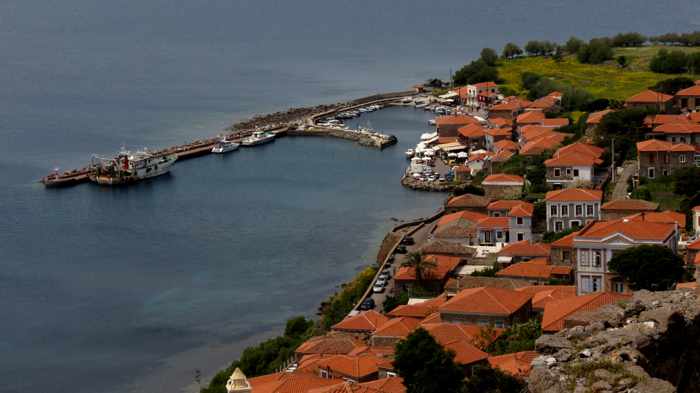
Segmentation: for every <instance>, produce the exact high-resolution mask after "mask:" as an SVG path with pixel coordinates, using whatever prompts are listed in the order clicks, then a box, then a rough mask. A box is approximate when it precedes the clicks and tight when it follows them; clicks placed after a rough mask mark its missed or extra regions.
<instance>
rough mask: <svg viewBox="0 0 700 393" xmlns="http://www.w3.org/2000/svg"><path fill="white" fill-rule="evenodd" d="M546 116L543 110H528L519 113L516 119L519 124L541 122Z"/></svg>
mask: <svg viewBox="0 0 700 393" xmlns="http://www.w3.org/2000/svg"><path fill="white" fill-rule="evenodd" d="M544 118H545V116H544V112H542V111H527V112H524V113H522V114H520V115H518V117H517V118H516V120H515V121H516V123H518V124H541V123H542V120H544Z"/></svg>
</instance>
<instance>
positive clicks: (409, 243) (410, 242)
mask: <svg viewBox="0 0 700 393" xmlns="http://www.w3.org/2000/svg"><path fill="white" fill-rule="evenodd" d="M401 244H405V245H407V246H412V245H414V244H416V242H415V240H413V238H412V237H410V236H406V237H404V238H403V240H402V241H401Z"/></svg>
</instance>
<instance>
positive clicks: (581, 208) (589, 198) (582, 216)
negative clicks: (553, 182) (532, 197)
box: [545, 188, 603, 232]
mask: <svg viewBox="0 0 700 393" xmlns="http://www.w3.org/2000/svg"><path fill="white" fill-rule="evenodd" d="M602 198H603V192H602V191H600V190H589V189H585V188H565V189H562V190H555V191H549V192H548V193H547V194H546V196H545V204H546V208H547V232H561V231H564V230H568V229H571V228H580V227H583V226H584V225H586V224H587V223H589V222H591V221H595V220H599V219H600V205H601V200H602Z"/></svg>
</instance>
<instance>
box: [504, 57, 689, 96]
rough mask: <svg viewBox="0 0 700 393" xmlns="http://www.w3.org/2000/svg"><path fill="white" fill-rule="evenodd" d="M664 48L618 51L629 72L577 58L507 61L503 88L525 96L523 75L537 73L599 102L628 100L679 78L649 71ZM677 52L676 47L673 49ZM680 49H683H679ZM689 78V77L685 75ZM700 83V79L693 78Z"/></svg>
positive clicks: (532, 58) (613, 63) (534, 58)
mask: <svg viewBox="0 0 700 393" xmlns="http://www.w3.org/2000/svg"><path fill="white" fill-rule="evenodd" d="M659 48H660V47H644V48H618V49H616V50H615V56H618V55H624V56H626V57H627V58H628V60H629V61H630V66H629V67H628V68H626V69H621V68H620V67H618V66H617V65H616V64H615V62H614V61H611V62H609V63H606V64H601V65H592V64H581V63H579V62H578V61H577V60H576V58H575V57H573V56H566V57H565V58H564V59H562V60H561V61H560V62H556V61H554V60H553V59H552V58H549V57H524V58H520V59H513V60H503V61H502V62H501V64H500V65H499V66H498V72H499V76H500V78H501V79H503V80H504V81H505V82H504V83H503V84H502V85H504V86H506V87H508V88H511V89H513V90H514V91H516V92H518V93H522V92H523V87H522V85H521V82H520V81H521V75H522V74H523V73H524V72H534V73H536V74H540V75H542V76H545V77H549V78H553V79H555V80H557V81H561V82H564V83H567V84H570V85H572V86H575V87H579V88H582V89H585V90H587V91H588V92H590V93H591V94H593V96H595V97H596V98H612V99H616V100H624V99H626V98H627V97H629V96H631V95H633V94H635V93H638V92H640V91H642V90H644V89H647V88H649V87H650V86H653V85H655V84H656V83H657V82H659V81H661V80H664V79H668V78H672V77H674V76H678V75H671V74H657V73H654V72H650V71H643V70H646V69H648V64H649V60H650V59H651V57H652V56H653V55H654V53H656V51H657V50H658V49H659ZM669 49H670V50H673V49H676V48H675V47H673V48H669ZM679 49H680V48H679ZM682 50H684V51H687V52H690V51H700V48H683V49H682ZM684 75H686V76H689V75H687V74H684ZM689 77H691V78H695V79H698V78H700V76H697V75H696V76H689Z"/></svg>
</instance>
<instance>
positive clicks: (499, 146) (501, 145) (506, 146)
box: [493, 139, 520, 152]
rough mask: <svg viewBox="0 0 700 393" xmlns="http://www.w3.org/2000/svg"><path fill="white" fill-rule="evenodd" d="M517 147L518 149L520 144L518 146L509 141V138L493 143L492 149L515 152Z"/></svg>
mask: <svg viewBox="0 0 700 393" xmlns="http://www.w3.org/2000/svg"><path fill="white" fill-rule="evenodd" d="M518 149H520V146H518V144H517V143H515V142H513V141H511V140H510V139H503V140H500V141H497V142H495V143H494V144H493V150H494V151H496V152H498V151H502V150H507V151H512V152H517V151H518Z"/></svg>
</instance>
